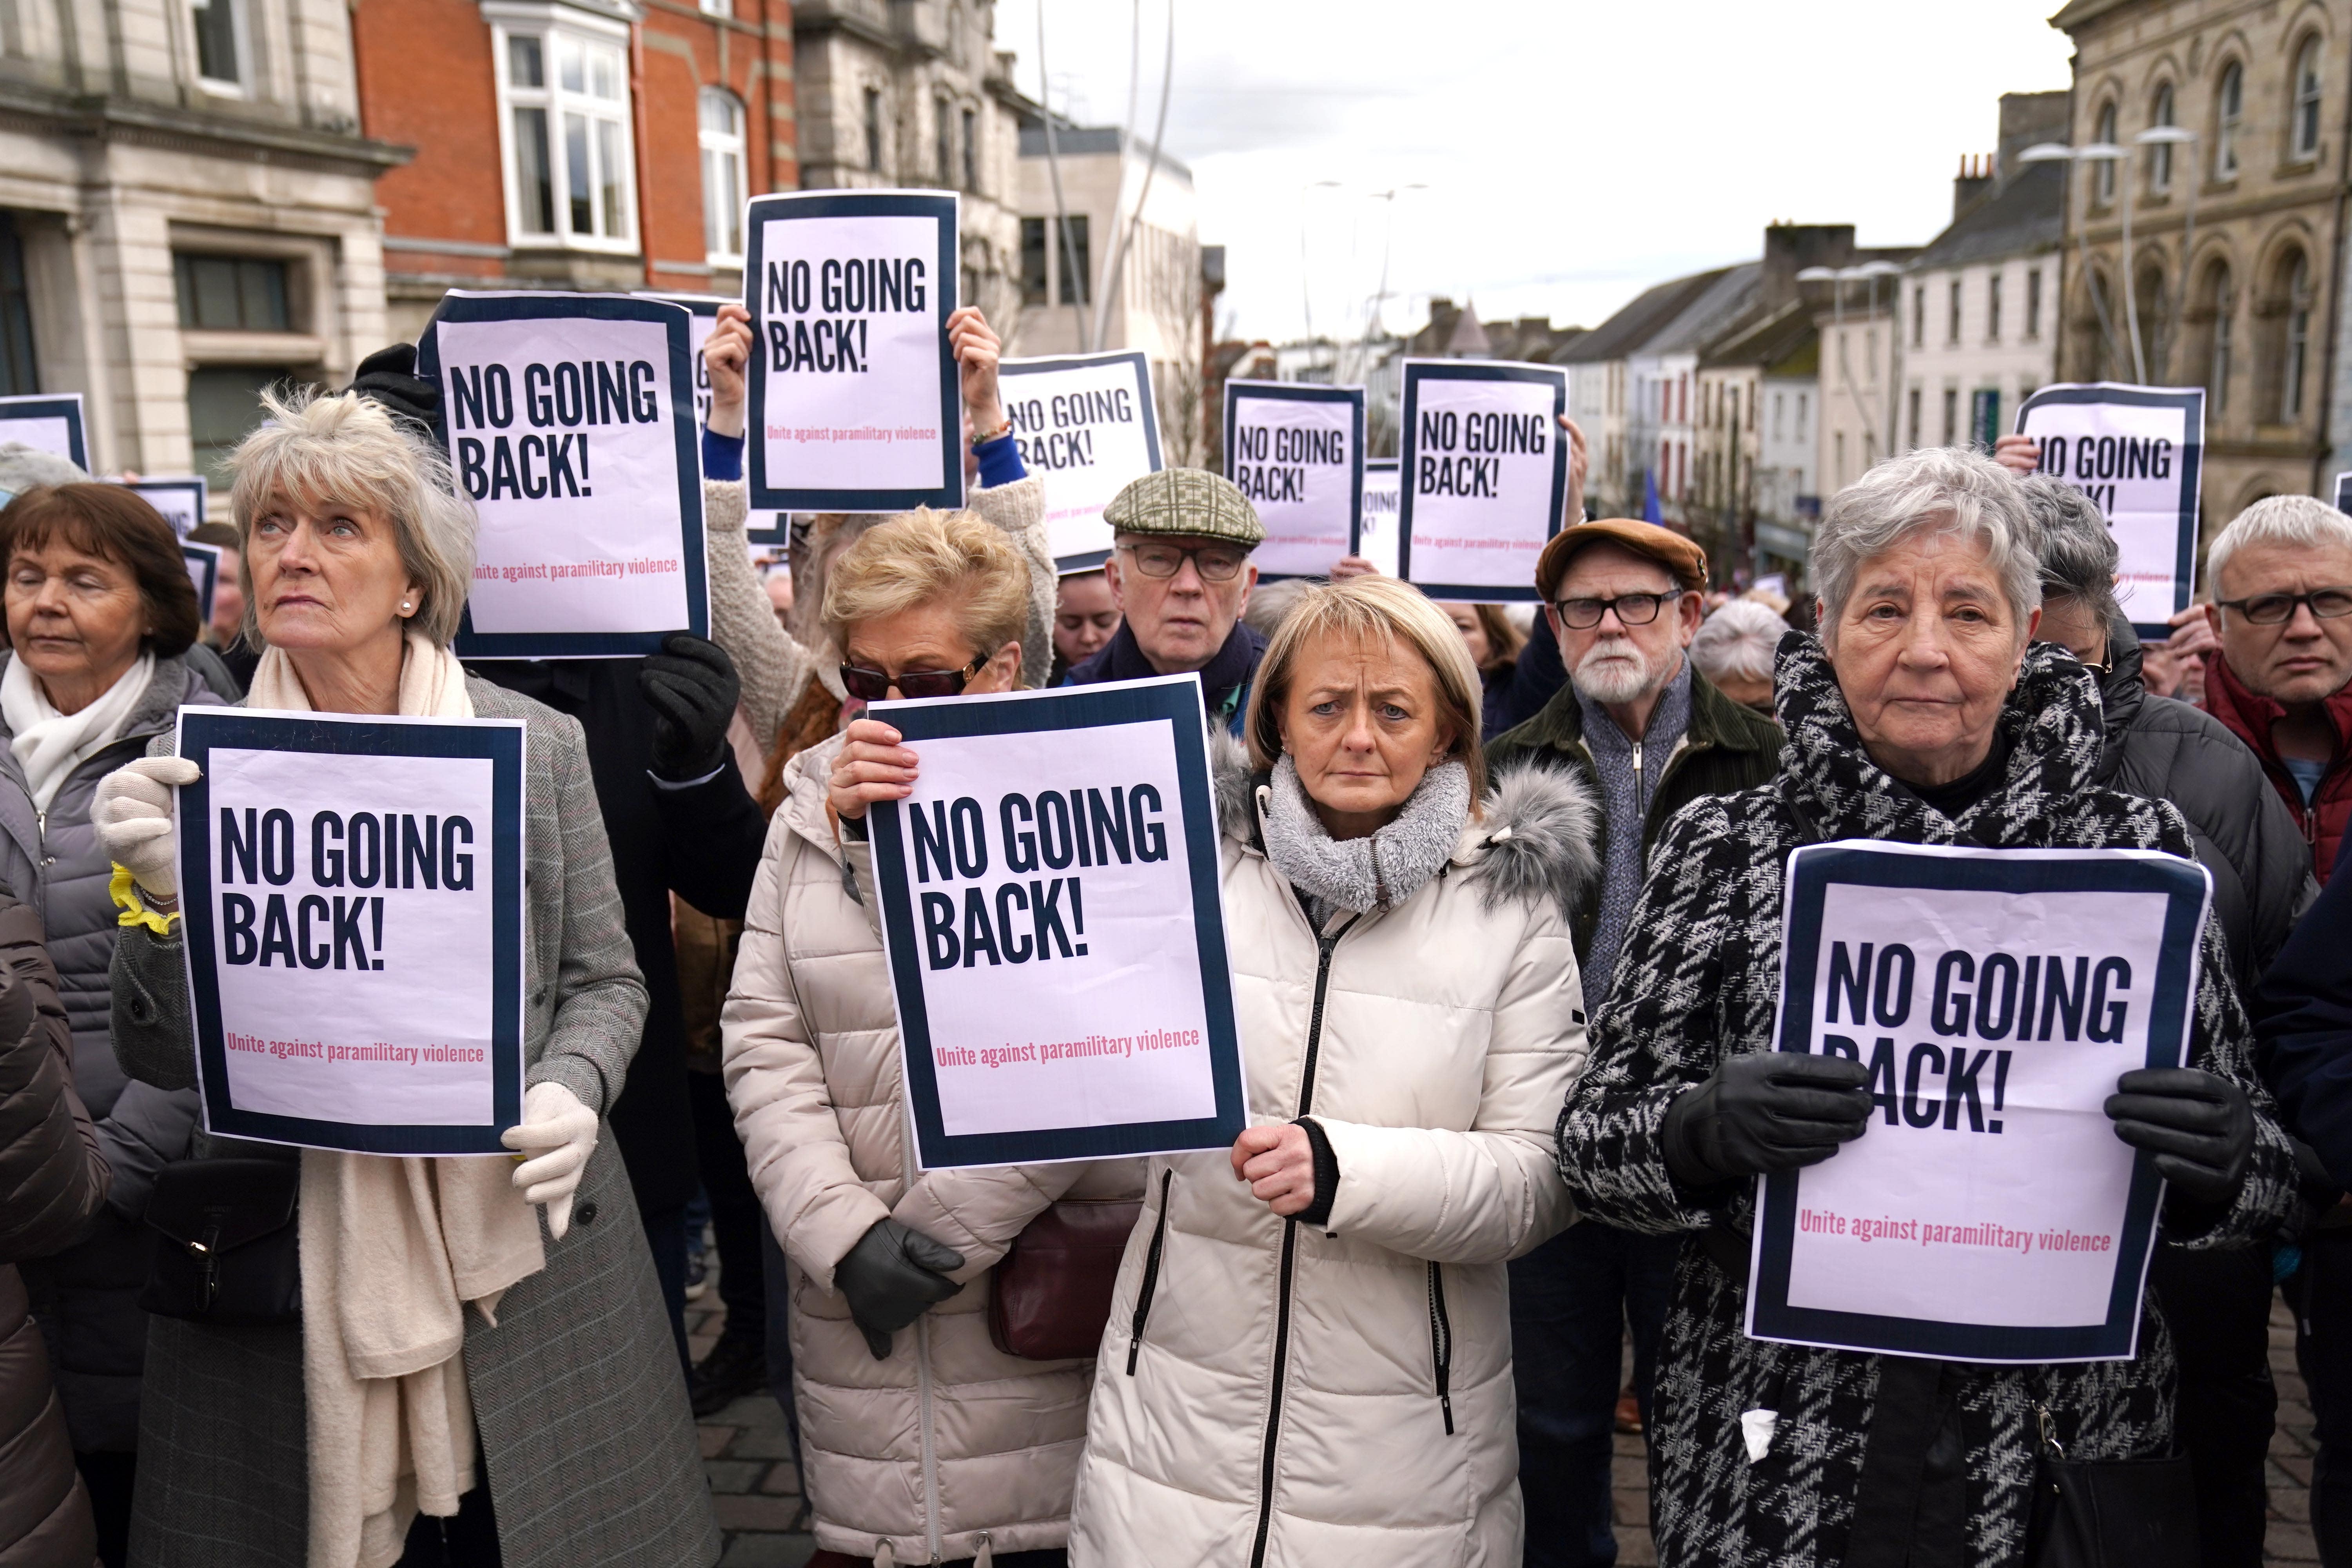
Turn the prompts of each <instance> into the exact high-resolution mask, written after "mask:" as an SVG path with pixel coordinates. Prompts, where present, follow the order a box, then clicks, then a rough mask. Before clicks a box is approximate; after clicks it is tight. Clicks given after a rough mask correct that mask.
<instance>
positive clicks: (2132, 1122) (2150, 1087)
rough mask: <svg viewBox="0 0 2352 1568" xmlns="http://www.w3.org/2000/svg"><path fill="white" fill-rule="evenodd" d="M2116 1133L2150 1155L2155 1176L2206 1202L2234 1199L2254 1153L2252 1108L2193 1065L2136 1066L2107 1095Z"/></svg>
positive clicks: (2230, 1086) (2226, 1083)
mask: <svg viewBox="0 0 2352 1568" xmlns="http://www.w3.org/2000/svg"><path fill="white" fill-rule="evenodd" d="M2107 1118H2108V1120H2109V1121H2113V1122H2114V1123H2115V1124H2116V1137H2118V1138H2120V1139H2122V1140H2123V1141H2124V1142H2126V1143H2128V1144H2130V1145H2131V1146H2132V1147H2133V1148H2135V1149H2145V1150H2147V1152H2149V1153H2151V1154H2153V1155H2155V1156H2156V1170H2157V1174H2158V1175H2160V1176H2162V1177H2163V1178H2164V1179H2165V1180H2166V1181H2168V1182H2169V1183H2171V1184H2172V1187H2173V1191H2174V1192H2176V1193H2178V1194H2181V1195H2183V1196H2185V1197H2188V1198H2189V1199H2190V1200H2191V1201H2192V1202H2195V1203H2197V1204H2199V1205H2205V1206H2209V1207H2210V1206H2213V1205H2224V1204H2227V1203H2229V1202H2231V1200H2232V1199H2234V1198H2236V1197H2237V1195H2238V1186H2239V1184H2240V1183H2242V1182H2243V1181H2244V1180H2245V1179H2246V1163H2247V1162H2248V1161H2249V1160H2251V1159H2252V1157H2253V1152H2254V1108H2253V1107H2252V1106H2251V1105H2249V1104H2247V1103H2246V1091H2245V1090H2244V1089H2240V1088H2239V1087H2238V1086H2237V1085H2236V1084H2234V1083H2231V1081H2230V1080H2229V1079H2225V1078H2219V1077H2216V1076H2215V1075H2214V1074H2212V1073H2210V1072H2203V1071H2200V1070H2199V1069H2198V1068H2138V1069H2137V1070H2136V1071H2133V1072H2127V1073H2126V1074H2124V1076H2123V1077H2121V1078H2119V1079H2116V1092H2115V1093H2113V1094H2111V1095H2109V1096H2107Z"/></svg>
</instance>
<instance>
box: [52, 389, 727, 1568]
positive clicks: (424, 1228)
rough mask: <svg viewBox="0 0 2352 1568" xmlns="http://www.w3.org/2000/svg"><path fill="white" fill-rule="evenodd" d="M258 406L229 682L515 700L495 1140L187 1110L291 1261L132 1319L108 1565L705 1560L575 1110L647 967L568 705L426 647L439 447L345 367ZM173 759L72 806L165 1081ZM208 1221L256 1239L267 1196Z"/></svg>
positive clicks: (581, 1118) (633, 1292)
mask: <svg viewBox="0 0 2352 1568" xmlns="http://www.w3.org/2000/svg"><path fill="white" fill-rule="evenodd" d="M266 406H267V411H268V418H267V420H266V421H265V422H264V424H263V425H262V426H261V427H260V429H258V430H257V431H256V432H255V433H254V434H253V435H252V436H250V437H247V439H246V440H245V442H244V443H243V444H242V445H241V446H240V447H238V448H237V450H236V456H235V457H234V458H232V459H231V466H232V468H234V470H235V474H236V480H235V485H234V488H233V489H232V491H231V495H230V505H231V508H232V510H233V512H234V514H235V517H236V527H237V531H238V535H239V540H240V542H241V544H242V547H243V549H242V559H241V562H240V565H239V572H240V575H241V577H242V579H243V586H244V589H245V595H246V606H247V608H246V625H245V635H246V637H247V640H248V641H249V642H251V643H252V644H253V645H254V646H256V647H260V648H262V649H263V650H264V651H263V653H262V655H261V662H260V665H259V667H258V668H257V669H256V670H255V672H254V679H253V687H252V689H251V690H250V691H249V692H247V696H246V699H245V700H246V704H247V705H248V706H251V707H256V708H269V709H290V710H298V711H316V712H321V713H350V714H384V715H391V714H398V715H401V716H403V717H407V718H417V719H440V720H463V719H474V718H488V719H518V720H520V721H523V723H524V725H525V726H526V729H527V733H528V742H529V743H528V744H527V746H526V747H525V757H526V768H525V781H524V790H525V806H524V809H525V822H524V845H523V856H524V881H525V887H526V889H527V895H526V896H527V898H528V900H529V902H528V908H527V909H526V910H525V916H524V922H523V928H524V932H525V939H524V943H525V945H524V987H525V994H526V997H527V999H528V1000H527V1005H526V1007H525V1013H524V1061H525V1068H524V1084H525V1090H524V1098H523V1112H522V1124H521V1125H520V1126H519V1127H517V1128H514V1129H512V1130H510V1131H509V1132H508V1133H507V1134H506V1142H507V1145H508V1147H509V1148H511V1149H514V1150H516V1151H517V1152H518V1153H519V1154H520V1156H521V1159H520V1163H509V1162H508V1161H505V1160H486V1159H478V1158H477V1159H462V1158H448V1159H395V1158H390V1157H383V1156H375V1155H366V1154H352V1153H339V1152H330V1151H323V1150H304V1151H299V1152H298V1151H295V1150H291V1149H286V1148H279V1147H276V1146H268V1145H255V1144H241V1143H235V1142H231V1141H228V1140H225V1139H210V1138H200V1140H199V1148H198V1151H197V1161H198V1163H199V1165H201V1163H203V1162H204V1161H205V1160H207V1159H212V1158H221V1157H235V1158H238V1159H240V1160H243V1161H246V1162H248V1163H251V1162H259V1161H280V1162H284V1163H286V1164H287V1165H289V1166H299V1203H298V1205H297V1224H298V1226H299V1229H298V1232H297V1234H298V1236H299V1263H300V1268H299V1272H300V1285H299V1296H298V1299H297V1300H291V1301H288V1302H285V1303H283V1305H282V1307H281V1308H280V1309H279V1310H276V1311H272V1312H267V1313H264V1314H262V1316H263V1317H264V1318H265V1320H266V1321H261V1322H258V1323H255V1322H250V1321H247V1322H240V1323H238V1324H234V1325H232V1324H225V1323H217V1322H214V1321H210V1320H209V1319H208V1318H207V1317H206V1316H205V1315H204V1314H203V1312H202V1311H201V1310H196V1311H195V1312H194V1315H190V1316H184V1317H164V1316H158V1317H157V1318H156V1319H155V1320H154V1324H153V1328H152V1335H151V1339H150V1342H149V1349H148V1359H147V1389H146V1400H145V1406H144V1411H143V1416H142V1429H141V1449H142V1465H141V1469H140V1475H139V1487H138V1493H137V1499H136V1502H135V1504H134V1508H133V1511H132V1519H131V1562H132V1563H138V1564H144V1565H153V1568H215V1565H216V1568H256V1565H268V1568H280V1565H282V1568H304V1565H306V1564H307V1568H388V1565H390V1564H393V1563H436V1564H438V1563H454V1564H466V1565H472V1564H497V1563H503V1564H504V1568H527V1565H528V1568H559V1565H564V1568H568V1565H569V1564H572V1563H602V1564H612V1563H629V1564H640V1565H642V1568H674V1565H676V1564H681V1563H684V1564H709V1563H715V1562H717V1561H718V1558H719V1532H718V1528H717V1524H716V1521H715V1520H714V1518H713V1516H712V1512H711V1508H710V1502H709V1493H708V1491H707V1489H706V1488H705V1486H704V1482H703V1478H702V1472H701V1466H700V1464H699V1461H698V1451H697V1447H696V1442H695V1435H694V1426H693V1421H692V1417H691V1415H690V1414H689V1413H688V1408H687V1403H686V1390H685V1386H684V1383H683V1380H682V1378H681V1377H680V1375H679V1371H678V1363H677V1355H676V1353H675V1352H674V1351H673V1350H672V1349H671V1342H670V1337H669V1333H668V1331H667V1324H666V1323H665V1321H663V1314H662V1307H661V1301H660V1298H659V1295H658V1293H657V1290H656V1284H655V1279H654V1271H653V1265H652V1261H651V1258H650V1256H649V1255H648V1253H647V1251H646V1237H645V1234H644V1232H643V1230H642V1229H641V1228H640V1227H639V1226H638V1225H637V1222H636V1206H635V1203H634V1202H633V1201H632V1200H631V1197H630V1190H629V1184H628V1178H627V1175H626V1173H625V1172H624V1171H623V1169H622V1167H621V1163H620V1160H619V1157H618V1155H617V1153H616V1152H614V1149H613V1147H612V1144H611V1142H610V1140H608V1139H606V1138H604V1137H603V1136H602V1135H601V1134H602V1131H603V1128H604V1120H603V1119H604V1114H605V1112H606V1111H607V1110H609V1101H610V1100H611V1099H612V1098H613V1096H614V1094H616V1093H617V1091H618V1089H619V1087H620V1084H621V1082H622V1079H623V1078H624V1076H625V1073H626V1071H627V1069H628V1065H629V1059H630V1056H631V1054H632V1053H633V1052H634V1051H635V1048H636V1045H637V1040H638V1037H639V1034H640V1032H641V1029H642V1026H643V1024H644V1021H645V1013H646V991H645V986H644V984H643V982H642V980H641V978H640V976H639V974H638V972H637V968H636V965H635V962H634V961H633V959H632V958H631V956H630V947H629V940H628V934H627V932H626V931H625V929H624V928H623V925H622V921H621V911H620V906H619V902H618V900H617V898H616V895H615V893H614V882H613V868H612V858H611V852H610V849H609V847H608V846H607V845H606V843H605V839H604V827H603V824H602V822H601V821H600V819H599V816H598V814H597V807H596V798H595V792H594V788H593V784H591V782H590V778H589V772H588V763H587V759H586V756H585V753H584V750H583V742H582V738H581V731H580V727H579V725H578V723H577V722H576V721H573V720H571V719H568V718H565V717H563V716H562V715H560V714H557V713H555V712H553V711H552V710H549V709H547V708H544V707H542V706H541V705H540V704H538V703H536V702H533V701H530V700H528V699H525V698H520V697H517V696H515V695H513V694H512V693H509V692H507V691H504V690H502V689H499V688H498V687H495V686H492V685H490V684H488V682H486V681H482V680H478V679H469V678H468V677H467V674H466V672H465V670H464V669H463V668H461V667H460V666H459V664H458V663H457V658H456V656H455V655H454V654H452V653H451V652H450V650H449V641H450V639H451V637H453V636H454V635H455V634H456V631H457V623H458V618H459V616H460V615H461V613H462V612H463V610H464V607H465V601H466V590H467V584H468V582H469V581H470V580H471V578H472V575H473V564H474V536H475V528H476V520H475V516H474V511H473V509H472V506H471V505H470V504H469V503H468V502H467V500H465V499H464V497H463V495H462V494H461V493H460V492H458V491H457V489H456V488H455V487H454V486H453V485H452V484H451V482H450V475H449V469H448V466H447V462H446V458H444V457H443V456H442V454H441V453H440V452H439V451H438V450H437V449H436V448H434V447H431V446H430V445H428V444H427V443H426V442H425V440H424V439H423V438H422V437H419V436H416V435H414V434H411V433H409V432H407V431H405V430H404V429H403V428H401V427H400V426H396V425H395V424H394V420H393V418H392V416H390V415H389V414H388V413H387V412H386V411H385V410H384V409H383V407H382V406H380V405H377V404H375V403H373V402H372V401H369V400H368V399H366V398H364V397H362V396H359V395H354V394H350V393H346V394H344V395H340V396H313V395H299V396H297V397H294V398H291V399H289V400H282V401H281V400H278V399H275V398H272V399H268V400H267V404H266ZM196 776H197V773H196V769H195V766H194V764H193V763H188V762H185V761H184V760H182V759H180V758H177V757H175V756H173V755H172V754H171V738H170V737H169V736H168V735H165V736H162V737H159V738H158V739H157V741H156V742H155V743H154V745H153V746H152V747H151V749H150V752H149V755H148V757H147V758H146V759H145V760H144V761H142V762H138V763H132V764H131V765H130V766H129V767H126V768H124V769H122V770H121V772H119V773H114V774H112V775H110V777H109V778H108V780H107V781H106V783H105V784H103V785H101V786H100V797H99V801H98V805H97V806H96V808H95V810H94V812H93V816H95V818H96V819H97V821H98V822H99V825H100V834H101V836H102V837H103V838H104V840H105V842H106V845H107V847H108V849H109V851H110V853H111V854H112V856H113V858H114V859H115V861H116V862H117V863H118V864H119V865H120V866H121V868H123V869H124V871H126V872H127V873H128V875H127V877H125V878H123V879H120V881H121V884H123V885H124V890H123V891H122V893H121V901H122V902H123V904H124V906H125V912H126V916H127V917H128V918H127V919H126V921H125V929H124V933H123V937H122V940H121V942H120V944H119V945H118V946H117V948H116V952H115V960H114V1043H115V1049H116V1051H117V1053H118V1054H119V1055H120V1056H121V1058H122V1062H123V1067H124V1070H125V1071H127V1072H129V1073H130V1074H131V1076H132V1077H134V1078H137V1079H142V1080H144V1081H146V1082H149V1083H152V1084H155V1085H157V1086H159V1087H161V1088H165V1089H183V1088H187V1087H189V1086H191V1085H193V1084H194V1082H195V1077H196V1066H195V1046H194V1037H193V1030H192V1027H191V1024H190V1006H189V997H188V982H187V977H186V970H185V968H184V957H183V953H182V938H181V931H182V928H181V926H180V924H179V922H178V921H177V920H176V919H175V918H174V917H175V915H176V911H177V903H176V895H177V892H178V887H177V882H176V879H175V867H176V857H175V853H174V845H173V824H172V816H171V790H172V788H173V786H176V785H179V784H189V783H193V782H194V779H195V778H196ZM202 1174H203V1173H202V1172H201V1171H200V1170H199V1171H196V1172H193V1173H192V1175H196V1176H201V1175H202ZM533 1205H538V1206H539V1208H542V1209H543V1210H544V1211H545V1219H546V1225H545V1228H544V1230H542V1228H541V1216H540V1214H539V1213H538V1212H537V1211H536V1210H535V1209H534V1207H533ZM281 1217H282V1216H281ZM230 1218H231V1219H232V1220H235V1221H236V1222H237V1223H239V1224H240V1225H244V1226H247V1227H248V1228H251V1229H252V1230H253V1231H254V1233H255V1234H257V1235H258V1234H261V1233H262V1232H263V1231H266V1230H267V1229H268V1223H267V1222H268V1219H269V1218H270V1216H269V1215H260V1214H253V1215H246V1214H241V1213H232V1214H231V1215H230ZM494 1494H495V1495H494Z"/></svg>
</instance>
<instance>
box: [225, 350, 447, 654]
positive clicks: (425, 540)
mask: <svg viewBox="0 0 2352 1568" xmlns="http://www.w3.org/2000/svg"><path fill="white" fill-rule="evenodd" d="M261 405H262V409H263V412H264V414H265V415H266V416H267V417H265V418H264V419H263V420H262V422H261V426H260V427H259V428H258V429H257V430H255V431H254V433H253V434H252V435H250V436H247V437H246V438H245V439H244V440H243V441H241V442H239V443H237V448H236V452H235V453H233V454H232V455H231V456H230V458H229V460H228V461H229V469H230V472H231V473H232V475H233V476H234V480H233V482H232V484H231V485H230V488H229V510H230V514H231V515H232V516H233V517H234V518H235V519H236V534H237V542H238V543H239V545H240V546H243V545H245V544H247V543H248V542H250V541H251V538H252V534H253V525H254V522H255V521H256V520H257V519H258V518H259V517H261V516H262V515H263V514H264V513H266V512H268V510H270V509H271V508H272V507H276V506H281V505H285V504H287V503H289V502H296V503H303V504H310V505H318V504H324V503H327V502H333V503H335V504H338V505H341V506H347V507H350V508H352V509H353V510H360V511H367V512H373V513H374V514H376V515H378V516H380V517H383V519H385V520H386V521H389V522H390V523H391V524H392V526H393V535H394V538H395V539H396V540H397V541H398V542H399V545H400V562H401V565H402V566H403V567H404V568H405V569H406V571H407V573H408V575H409V577H410V578H411V579H412V580H413V581H415V583H417V584H419V585H421V586H422V588H423V589H424V600H425V602H424V603H423V604H422V605H418V606H417V610H416V614H415V616H414V617H413V618H412V619H411V620H410V621H409V623H408V624H409V626H410V627H411V628H412V629H414V630H415V632H416V634H417V635H418V636H420V637H425V638H428V639H429V640H431V641H432V643H433V644H434V645H435V646H436V647H448V646H449V643H450V641H451V640H452V639H453V638H455V637H457V625H458V622H459V621H460V620H461V619H462V618H463V617H464V616H465V613H466V595H467V591H468V590H469V589H470V588H471V587H472V585H473V581H474V541H475V534H476V531H477V530H478V527H479V522H478V520H477V518H476V516H475V513H474V503H473V502H472V501H470V500H467V499H466V497H465V496H464V494H462V493H461V492H460V491H459V490H458V489H457V482H456V479H455V478H454V477H453V476H452V475H451V473H450V471H449V459H448V457H447V455H446V454H445V453H444V452H443V451H442V450H441V448H440V447H437V446H436V445H434V444H433V442H432V441H431V440H429V439H428V438H426V437H423V436H421V435H417V434H414V433H412V432H411V431H410V430H408V429H407V428H406V427H405V426H402V425H401V424H400V423H399V422H398V421H396V420H394V418H393V416H391V415H390V414H389V413H387V412H386V411H385V409H384V407H383V405H382V404H379V403H376V402H374V401H373V399H370V398H367V397H363V396H362V395H359V394H358V393H355V392H344V393H332V394H330V393H322V392H320V391H319V390H318V389H317V388H315V387H303V388H301V389H299V390H298V391H295V392H292V393H289V394H280V393H278V392H277V391H275V390H271V391H268V392H264V393H263V394H262V395H261ZM237 554H238V565H237V575H238V577H239V579H240V580H241V581H242V583H243V584H244V587H245V637H246V640H247V642H248V643H250V644H251V645H252V646H253V647H263V646H265V644H264V641H263V638H262V636H261V627H260V625H259V623H258V621H257V617H256V600H255V597H254V593H253V553H252V552H251V551H250V550H247V549H244V548H240V549H239V550H238V552H237Z"/></svg>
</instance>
